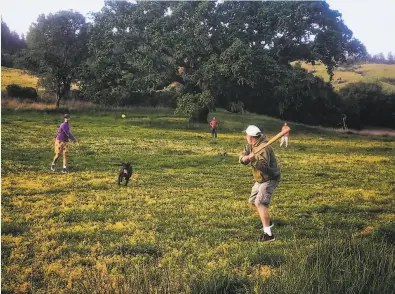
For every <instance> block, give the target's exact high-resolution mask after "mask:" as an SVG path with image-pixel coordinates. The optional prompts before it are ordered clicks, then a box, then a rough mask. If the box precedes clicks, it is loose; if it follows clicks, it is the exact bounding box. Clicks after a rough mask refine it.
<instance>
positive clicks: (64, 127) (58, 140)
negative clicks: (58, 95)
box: [51, 114, 77, 174]
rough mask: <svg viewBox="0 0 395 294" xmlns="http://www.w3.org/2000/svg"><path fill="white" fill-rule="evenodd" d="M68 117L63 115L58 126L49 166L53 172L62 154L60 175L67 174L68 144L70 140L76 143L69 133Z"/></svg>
mask: <svg viewBox="0 0 395 294" xmlns="http://www.w3.org/2000/svg"><path fill="white" fill-rule="evenodd" d="M69 122H70V115H68V114H65V115H64V122H63V123H62V124H61V125H60V127H59V129H58V133H57V135H56V137H55V157H54V158H53V161H52V164H51V170H52V171H55V167H56V165H55V164H56V161H57V160H58V157H59V155H60V154H61V153H62V154H63V169H62V173H64V174H65V173H67V172H68V170H67V152H68V149H69V146H68V142H69V140H72V141H73V142H74V143H75V142H77V139H76V138H75V137H74V136H73V135H72V134H71V132H70V124H69Z"/></svg>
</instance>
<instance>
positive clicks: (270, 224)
mask: <svg viewBox="0 0 395 294" xmlns="http://www.w3.org/2000/svg"><path fill="white" fill-rule="evenodd" d="M273 227H274V223H273V222H272V221H271V220H270V223H269V228H273ZM255 228H256V229H260V230H263V226H262V222H259V223H258V224H257V225H256V226H255Z"/></svg>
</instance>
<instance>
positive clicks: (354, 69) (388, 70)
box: [293, 62, 395, 92]
mask: <svg viewBox="0 0 395 294" xmlns="http://www.w3.org/2000/svg"><path fill="white" fill-rule="evenodd" d="M296 63H297V62H294V63H293V64H296ZM300 64H301V66H302V67H303V68H305V69H307V70H308V71H311V72H313V73H314V74H315V75H318V76H320V77H322V78H323V79H324V80H325V81H329V75H328V74H327V72H326V69H325V65H323V64H320V63H318V64H316V65H311V64H306V63H305V62H300ZM334 74H335V75H334V77H333V81H332V84H333V86H334V87H335V89H337V90H339V89H341V88H342V87H344V86H345V85H347V84H349V83H355V82H379V83H380V84H381V85H382V86H383V88H384V89H385V90H387V91H390V92H395V64H374V63H367V64H359V65H353V66H350V67H338V68H337V69H336V70H335V71H334ZM340 79H341V80H340Z"/></svg>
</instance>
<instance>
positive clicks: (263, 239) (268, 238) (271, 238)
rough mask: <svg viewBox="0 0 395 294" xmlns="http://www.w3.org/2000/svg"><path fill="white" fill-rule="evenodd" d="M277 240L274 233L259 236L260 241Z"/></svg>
mask: <svg viewBox="0 0 395 294" xmlns="http://www.w3.org/2000/svg"><path fill="white" fill-rule="evenodd" d="M274 240H276V238H274V234H272V235H271V236H269V235H268V234H266V233H263V234H262V236H261V237H260V238H259V241H260V242H271V241H274Z"/></svg>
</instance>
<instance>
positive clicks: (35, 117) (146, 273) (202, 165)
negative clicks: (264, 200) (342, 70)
mask: <svg viewBox="0 0 395 294" xmlns="http://www.w3.org/2000/svg"><path fill="white" fill-rule="evenodd" d="M122 113H124V114H125V115H126V118H125V119H122V118H121V114H122ZM213 115H215V116H216V117H217V119H218V120H219V122H220V128H219V137H218V138H217V139H216V140H214V139H212V138H211V137H210V133H209V128H208V126H206V125H194V124H188V123H187V118H186V117H183V116H175V115H174V114H173V112H172V111H171V110H160V109H159V110H158V109H156V110H154V109H123V110H121V109H118V110H116V111H100V112H99V111H91V112H89V110H86V109H84V110H75V111H72V123H71V125H72V132H73V134H74V135H75V136H76V137H77V138H78V139H79V143H77V144H71V146H70V153H69V156H68V160H69V167H70V173H69V174H66V175H64V174H61V173H60V172H59V167H60V162H59V164H58V171H57V172H55V173H53V172H51V171H50V169H49V167H50V163H51V160H52V157H53V142H52V138H53V135H54V134H55V132H56V130H57V128H58V126H59V123H60V121H61V114H56V113H53V112H44V111H19V110H18V111H15V110H14V108H12V109H2V162H1V163H2V164H1V169H2V197H1V204H2V290H3V291H5V292H4V293H29V292H35V293H44V292H45V293H61V292H67V293H69V292H70V293H144V294H145V293H310V292H311V293H342V292H344V289H347V291H348V292H350V293H394V291H395V284H394V283H393V281H394V279H395V270H394V269H395V260H394V255H393V254H394V246H393V243H391V242H394V240H395V227H394V221H395V217H394V216H395V208H394V205H393V192H394V182H393V179H394V177H395V174H394V169H393V168H392V167H393V166H394V163H395V144H394V142H393V139H392V138H388V137H364V136H358V135H351V134H336V133H335V132H331V131H324V130H322V129H319V128H313V127H306V126H303V125H298V124H291V125H290V127H291V128H292V131H291V134H290V145H289V147H288V148H287V149H285V148H279V144H278V142H276V143H275V144H274V145H273V148H274V151H275V154H276V156H277V158H278V160H279V161H280V163H281V167H282V181H281V183H280V185H279V187H278V189H277V190H276V191H275V194H274V196H273V201H272V203H271V208H270V209H271V215H272V218H273V221H274V224H275V225H274V228H273V232H274V234H276V241H275V242H273V243H271V244H261V243H258V242H257V237H258V236H259V235H260V233H261V229H260V227H259V218H258V216H257V215H256V214H255V213H254V212H253V210H251V207H250V205H249V204H248V202H247V199H248V197H249V195H250V191H251V186H252V184H253V181H252V178H251V168H250V167H248V166H243V165H241V164H239V163H238V154H239V152H240V151H241V150H242V149H243V146H244V144H245V135H244V134H243V132H242V130H243V129H245V128H246V126H247V125H248V124H252V123H253V124H257V125H258V126H260V127H262V128H263V129H265V131H266V133H267V134H268V136H269V137H273V136H274V135H275V134H276V133H277V132H279V130H280V127H281V125H282V122H281V121H280V120H276V119H273V118H268V117H266V116H259V115H249V114H248V115H236V114H230V113H227V112H224V111H220V112H217V113H211V114H210V118H211V117H212V116H213ZM120 161H131V162H132V163H133V167H134V174H133V177H132V181H131V182H130V183H129V186H128V187H120V186H118V185H117V184H116V178H117V173H118V171H119V168H120V167H119V166H118V165H117V163H119V162H120ZM383 241H384V242H383ZM323 265H325V266H323ZM361 272H363V275H357V274H355V273H361ZM306 273H308V275H307V274H306ZM328 277H331V278H330V279H328ZM371 281H378V282H377V283H376V282H375V283H372V282H371ZM317 285H324V286H322V287H323V288H317ZM284 289H288V290H284ZM307 289H311V291H308V290H307Z"/></svg>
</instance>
